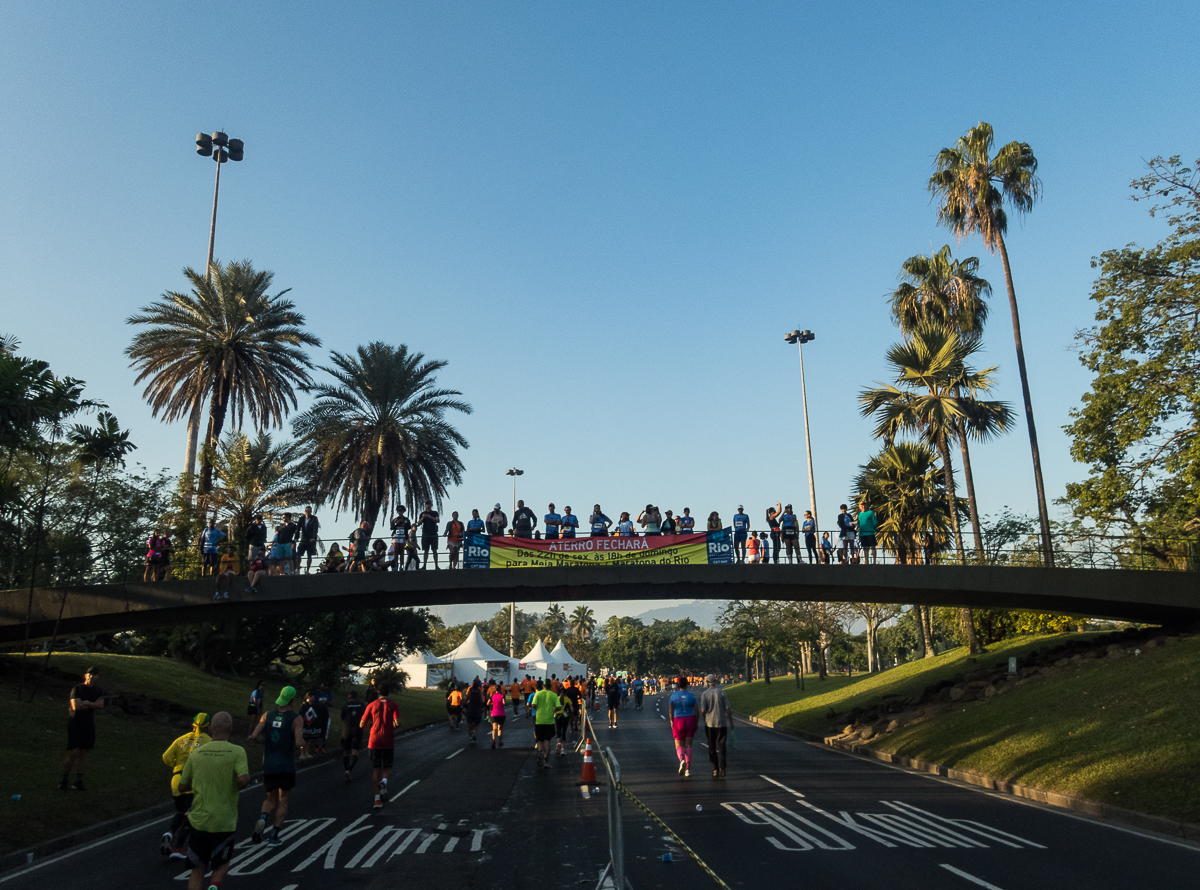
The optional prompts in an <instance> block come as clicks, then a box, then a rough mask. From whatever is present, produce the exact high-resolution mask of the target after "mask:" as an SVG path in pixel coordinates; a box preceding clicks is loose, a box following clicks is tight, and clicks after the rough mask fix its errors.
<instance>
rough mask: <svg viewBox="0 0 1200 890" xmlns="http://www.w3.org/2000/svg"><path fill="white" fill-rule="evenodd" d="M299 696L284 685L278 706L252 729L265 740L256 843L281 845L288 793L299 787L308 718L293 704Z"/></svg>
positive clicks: (252, 836)
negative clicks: (300, 754)
mask: <svg viewBox="0 0 1200 890" xmlns="http://www.w3.org/2000/svg"><path fill="white" fill-rule="evenodd" d="M295 700H296V688H295V687H294V686H284V687H283V689H282V690H281V691H280V693H279V698H277V699H275V705H276V706H275V707H274V708H273V709H271V710H270V711H268V712H267V713H265V714H263V716H262V720H260V721H259V722H258V726H256V727H254V732H252V733H250V738H251V739H252V740H254V739H258V738H260V737H261V738H262V740H263V777H262V780H263V791H265V792H266V799H265V800H264V801H263V805H262V812H261V813H260V814H259V816H258V822H257V823H256V824H255V826H254V834H253V835H251V840H253V842H254V843H256V844H261V843H262V842H263V838H264V836H265V837H266V841H267V844H268V845H269V846H272V847H278V846H280V845H281V844H282V843H283V841H281V840H280V839H279V829H280V828H282V827H283V821H284V819H286V818H287V811H288V793H289V792H290V791H291V790H292V789H293V788H295V787H296V751H297V750H299V749H300V748H301V747H303V745H304V721H303V720H301V719H300V715H299V714H297V713H296V709H295V708H294V707H292V702H294V701H295ZM272 816H274V819H273V824H272V827H271V830H270V833H269V834H267V833H266V832H267V820H268V819H271V818H272Z"/></svg>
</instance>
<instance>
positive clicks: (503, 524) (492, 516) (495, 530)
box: [485, 501, 508, 538]
mask: <svg viewBox="0 0 1200 890" xmlns="http://www.w3.org/2000/svg"><path fill="white" fill-rule="evenodd" d="M485 523H486V525H487V533H488V534H489V535H494V536H495V537H497V538H498V537H501V536H502V535H503V534H504V530H505V529H506V528H508V517H507V516H505V515H504V511H503V510H501V509H500V502H499V501H497V502H496V506H495V507H493V508H492V512H490V513H488V515H487V518H486V520H485Z"/></svg>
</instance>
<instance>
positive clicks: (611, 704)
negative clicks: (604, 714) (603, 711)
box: [608, 698, 621, 711]
mask: <svg viewBox="0 0 1200 890" xmlns="http://www.w3.org/2000/svg"><path fill="white" fill-rule="evenodd" d="M619 707H621V703H620V702H619V701H613V700H612V699H611V698H610V699H609V700H608V709H609V710H610V711H615V710H616V709H617V708H619Z"/></svg>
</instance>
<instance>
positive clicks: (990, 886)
mask: <svg viewBox="0 0 1200 890" xmlns="http://www.w3.org/2000/svg"><path fill="white" fill-rule="evenodd" d="M939 864H940V865H941V866H942V868H944V869H946V871H948V872H950V873H951V874H955V875H958V876H959V877H960V878H962V879H963V880H966V881H970V882H971V883H972V884H974V885H975V886H977V887H985V888H987V890H1000V888H999V887H997V886H996V885H995V884H989V883H988V882H987V881H985V880H983V879H982V878H977V877H975V875H969V874H967V873H966V872H965V871H962V870H960V869H957V868H955V867H954V866H953V865H946V863H944V862H943V863H939Z"/></svg>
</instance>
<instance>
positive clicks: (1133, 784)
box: [729, 635, 1200, 822]
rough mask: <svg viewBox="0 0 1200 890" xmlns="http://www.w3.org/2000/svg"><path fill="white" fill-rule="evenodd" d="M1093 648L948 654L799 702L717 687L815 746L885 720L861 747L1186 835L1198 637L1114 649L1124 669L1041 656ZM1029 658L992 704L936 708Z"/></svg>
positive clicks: (1038, 645) (820, 687)
mask: <svg viewBox="0 0 1200 890" xmlns="http://www.w3.org/2000/svg"><path fill="white" fill-rule="evenodd" d="M1096 637H1097V635H1091V636H1090V637H1089V635H1068V636H1057V637H1053V638H1031V637H1023V638H1020V639H1018V640H1009V641H1005V642H1003V643H1000V644H997V645H995V646H994V647H992V649H991V651H989V652H988V653H986V654H985V655H983V656H980V658H979V659H977V660H976V659H971V658H969V657H968V655H967V653H966V650H963V649H955V650H951V651H949V652H945V653H943V654H942V655H940V656H938V657H937V658H933V659H923V660H920V661H916V662H910V663H908V664H904V665H901V666H900V667H897V668H893V669H892V670H889V671H885V672H884V673H882V674H878V675H874V676H859V677H855V678H853V679H850V678H845V677H840V678H831V679H829V680H827V681H825V682H824V683H818V682H816V681H815V680H814V679H813V678H811V677H810V678H807V681H806V687H807V689H806V691H805V692H804V693H801V692H800V691H799V690H797V689H796V688H795V685H794V683H793V682H792V680H791V679H787V680H781V679H776V680H775V681H773V682H772V683H770V684H766V683H763V682H761V681H758V682H754V683H748V684H739V685H737V686H733V687H730V689H729V697H730V701H731V702H732V704H733V707H734V709H735V710H737V711H738V712H739V713H743V714H753V715H755V716H758V717H760V718H762V719H766V720H772V721H775V722H776V723H778V724H781V725H782V726H784V727H789V728H794V729H799V730H803V731H806V732H811V733H816V734H819V735H837V734H839V733H841V732H842V730H843V729H844V728H845V727H846V725H847V724H848V723H853V722H854V718H855V717H857V716H860V715H866V717H867V719H871V718H877V719H879V721H880V723H882V722H883V721H884V720H888V719H889V718H891V719H895V720H896V721H897V722H898V723H899V724H900V725H899V727H898V728H896V729H895V730H894V731H892V732H888V733H885V734H883V735H879V736H876V737H874V738H872V739H871V740H870V741H869V744H870V745H871V746H872V747H875V748H878V749H879V750H882V751H888V752H891V753H895V754H901V755H904V756H907V757H912V758H915V759H918V760H924V761H928V762H932V763H941V764H945V765H946V766H950V767H954V768H957V769H964V770H974V771H976V772H979V773H983V774H985V775H988V776H992V777H994V778H997V779H1003V780H1006V781H1010V782H1018V783H1022V784H1026V785H1034V786H1037V787H1040V788H1044V789H1047V790H1051V791H1057V792H1060V793H1063V794H1070V795H1074V796H1077V797H1082V798H1087V799H1090V800H1097V801H1102V802H1104V803H1109V804H1113V805H1115V806H1120V807H1126V808H1129V809H1134V810H1139V811H1141V812H1146V813H1153V814H1155V815H1160V816H1166V817H1168V818H1174V819H1179V820H1182V821H1187V822H1200V715H1198V714H1197V710H1196V703H1197V702H1200V638H1198V637H1184V638H1172V641H1171V644H1170V645H1155V646H1154V647H1147V644H1146V643H1144V642H1143V643H1140V644H1139V643H1138V642H1136V641H1135V642H1128V643H1123V644H1122V646H1125V647H1128V649H1123V650H1122V651H1123V652H1124V651H1128V650H1132V649H1135V648H1140V649H1141V652H1140V654H1138V655H1133V654H1132V652H1130V654H1129V655H1128V656H1124V657H1122V656H1114V657H1105V654H1104V650H1103V649H1099V650H1096V649H1093V650H1092V652H1091V654H1090V655H1089V656H1088V657H1086V658H1083V657H1081V658H1078V659H1075V660H1073V661H1071V660H1066V663H1063V662H1064V660H1065V659H1063V658H1055V656H1054V655H1050V656H1047V655H1046V650H1047V649H1048V647H1049V646H1060V645H1062V644H1064V643H1069V642H1072V641H1079V642H1080V643H1087V642H1095V643H1101V642H1104V640H1098V639H1096ZM1081 651H1082V650H1081ZM1033 653H1037V654H1038V655H1040V656H1041V658H1042V660H1043V661H1045V660H1046V659H1047V658H1049V659H1052V663H1051V664H1048V665H1047V666H1046V667H1044V668H1042V669H1041V671H1040V672H1039V673H1036V674H1033V675H1031V676H1029V677H1028V678H1026V679H1023V680H1021V681H1020V682H1019V683H1018V682H1012V681H1010V682H1008V683H1006V684H1004V686H1005V687H1007V688H1004V687H1001V688H1002V689H1003V693H1002V694H999V695H994V696H993V697H990V698H986V699H980V700H976V701H969V702H954V701H951V700H950V699H949V696H948V695H947V693H949V692H950V691H951V689H952V688H954V687H955V686H956V685H957V687H958V688H959V689H961V688H962V687H963V686H964V685H966V684H967V682H968V681H967V680H966V678H968V677H972V676H978V675H981V674H986V673H988V672H989V671H991V670H994V669H996V668H999V667H1000V666H1001V665H1003V664H1005V663H1007V660H1008V658H1009V656H1012V655H1015V656H1017V657H1018V658H1019V659H1026V660H1028V659H1029V658H1030V657H1032V656H1033ZM1097 656H1099V657H1097Z"/></svg>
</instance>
